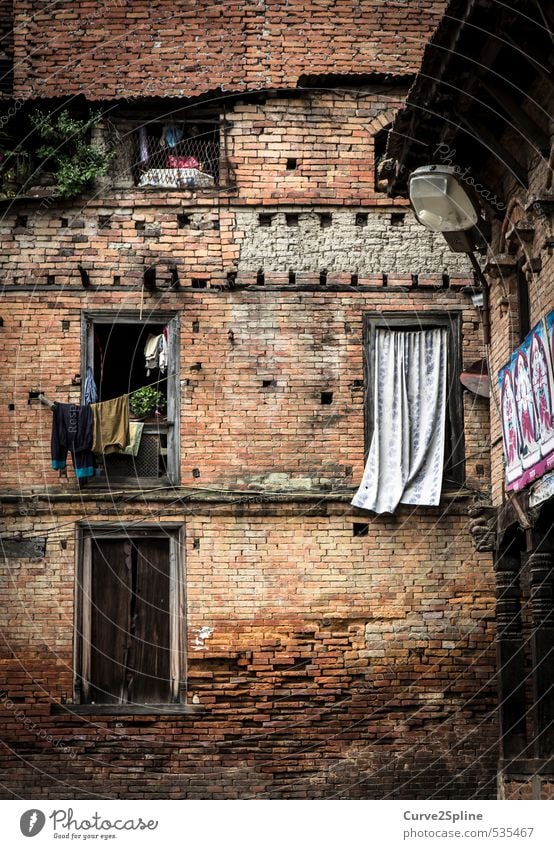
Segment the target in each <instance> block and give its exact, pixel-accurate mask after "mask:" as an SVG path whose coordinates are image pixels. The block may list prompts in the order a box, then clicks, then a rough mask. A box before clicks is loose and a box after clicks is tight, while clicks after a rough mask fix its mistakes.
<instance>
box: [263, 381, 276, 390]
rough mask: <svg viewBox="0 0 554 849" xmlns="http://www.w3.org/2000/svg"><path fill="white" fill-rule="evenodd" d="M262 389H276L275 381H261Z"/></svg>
mask: <svg viewBox="0 0 554 849" xmlns="http://www.w3.org/2000/svg"><path fill="white" fill-rule="evenodd" d="M262 388H263V389H276V388H277V381H276V380H262Z"/></svg>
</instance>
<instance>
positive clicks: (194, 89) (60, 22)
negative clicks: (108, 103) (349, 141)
mask: <svg viewBox="0 0 554 849" xmlns="http://www.w3.org/2000/svg"><path fill="white" fill-rule="evenodd" d="M444 6H445V3H444V2H443V0H432V2H425V3H423V2H419V1H418V2H413V0H410V2H409V3H407V2H405V0H393V2H386V3H384V2H371V3H364V4H363V5H362V4H358V3H355V2H351V0H349V2H346V3H343V4H341V5H339V6H337V5H336V4H335V3H333V2H331V0H326V2H324V3H320V2H313V0H306V2H299V0H295V2H294V3H292V4H282V3H278V2H276V0H271V2H269V3H266V4H264V5H261V4H258V3H255V2H252V0H249V2H247V3H244V2H240V3H239V2H231V3H229V2H227V3H224V4H218V3H215V2H203V3H200V4H198V3H197V4H195V5H194V6H192V5H190V4H188V3H185V2H184V0H177V2H174V3H172V4H171V5H170V6H168V5H167V3H165V2H162V0H155V2H148V3H147V2H146V0H133V2H130V0H104V2H102V3H101V4H96V3H95V4H92V3H86V2H80V3H77V2H75V1H74V0H59V2H57V3H56V4H55V5H49V6H48V7H47V8H45V7H44V4H42V3H41V2H40V0H20V2H18V4H17V11H16V14H17V18H16V27H17V34H18V36H17V44H16V84H15V92H14V95H15V97H27V96H58V95H59V94H60V93H63V94H65V95H71V94H76V93H81V92H82V93H84V94H85V95H86V96H87V97H89V98H91V99H104V98H119V97H129V96H137V95H139V96H143V95H144V94H148V95H151V96H162V97H165V96H173V97H189V96H193V95H198V94H204V93H206V92H209V91H212V90H215V89H219V88H221V89H224V90H226V91H233V90H236V91H243V90H245V89H258V88H260V89H264V88H290V87H295V86H296V85H297V84H298V80H299V78H300V77H301V76H302V75H303V74H330V73H331V74H332V73H335V74H356V73H358V74H361V73H380V74H381V73H391V74H402V73H413V72H415V71H416V70H417V67H418V63H419V59H420V57H421V53H422V50H423V45H424V43H425V41H426V39H427V38H428V37H429V36H430V35H431V33H432V31H433V29H434V28H435V26H436V25H437V23H438V21H439V18H440V15H441V13H442V11H443V9H444Z"/></svg>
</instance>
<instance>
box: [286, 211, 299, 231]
mask: <svg viewBox="0 0 554 849" xmlns="http://www.w3.org/2000/svg"><path fill="white" fill-rule="evenodd" d="M285 221H286V224H287V227H298V224H299V222H300V216H299V215H298V213H296V212H287V213H286V214H285Z"/></svg>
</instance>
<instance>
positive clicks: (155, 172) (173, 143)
mask: <svg viewBox="0 0 554 849" xmlns="http://www.w3.org/2000/svg"><path fill="white" fill-rule="evenodd" d="M134 146H135V147H134V155H133V161H134V163H135V168H134V171H135V174H134V176H135V183H136V185H138V186H160V187H164V188H186V189H207V188H211V187H213V186H216V185H218V183H219V156H220V150H219V147H220V146H219V125H218V124H217V123H215V122H213V123H212V122H210V123H207V122H204V123H199V124H194V123H191V124H183V123H176V124H146V125H145V126H144V127H143V128H139V129H138V130H137V131H136V132H135V133H134Z"/></svg>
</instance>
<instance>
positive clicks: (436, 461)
mask: <svg viewBox="0 0 554 849" xmlns="http://www.w3.org/2000/svg"><path fill="white" fill-rule="evenodd" d="M447 372H448V331H447V329H446V328H436V329H432V330H420V331H413V332H412V331H397V330H387V329H381V328H378V329H377V330H376V332H375V364H374V374H375V379H374V386H373V397H374V405H373V410H374V412H373V438H372V441H371V446H370V449H369V455H368V458H367V463H366V467H365V471H364V475H363V478H362V482H361V484H360V488H359V489H358V491H357V493H356V495H355V496H354V498H353V499H352V504H353V505H354V507H362V508H364V509H365V510H373V511H374V512H375V513H394V511H395V509H396V507H397V506H398V504H399V503H402V504H420V505H427V506H436V505H437V504H438V503H439V500H440V494H441V488H442V477H443V461H444V439H445V423H446V388H447Z"/></svg>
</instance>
